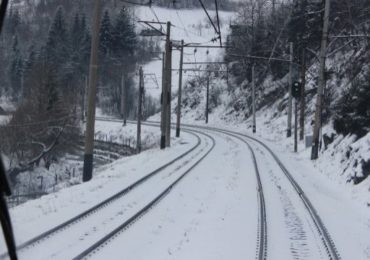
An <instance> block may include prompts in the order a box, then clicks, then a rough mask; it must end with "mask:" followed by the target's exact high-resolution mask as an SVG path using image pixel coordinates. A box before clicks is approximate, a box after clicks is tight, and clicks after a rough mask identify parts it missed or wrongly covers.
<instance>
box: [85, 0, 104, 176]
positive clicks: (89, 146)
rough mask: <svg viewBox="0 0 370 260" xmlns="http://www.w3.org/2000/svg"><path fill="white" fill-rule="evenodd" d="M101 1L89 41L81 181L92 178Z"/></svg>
mask: <svg viewBox="0 0 370 260" xmlns="http://www.w3.org/2000/svg"><path fill="white" fill-rule="evenodd" d="M100 9H101V1H100V0H95V2H94V18H93V26H92V28H93V33H92V41H91V56H90V72H89V100H88V108H87V122H86V136H85V154H84V167H83V175H82V180H83V182H87V181H89V180H91V178H92V171H93V153H94V131H95V102H96V85H97V70H98V47H99V27H100V18H101V10H100Z"/></svg>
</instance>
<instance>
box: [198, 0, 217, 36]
mask: <svg viewBox="0 0 370 260" xmlns="http://www.w3.org/2000/svg"><path fill="white" fill-rule="evenodd" d="M199 3H200V5H201V6H202V8H203V10H204V12H205V13H206V15H207V17H208V19H209V21H210V22H211V25H212V26H213V28H214V29H215V32H216V34H219V32H218V31H217V28H216V25H215V24H214V22H213V20H212V18H211V16H210V15H209V13H208V11H207V9H206V7H205V6H204V4H203V2H202V0H199Z"/></svg>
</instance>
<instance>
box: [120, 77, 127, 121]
mask: <svg viewBox="0 0 370 260" xmlns="http://www.w3.org/2000/svg"><path fill="white" fill-rule="evenodd" d="M121 114H122V119H123V126H126V125H127V113H126V84H125V74H124V72H122V77H121Z"/></svg>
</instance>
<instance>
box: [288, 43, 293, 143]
mask: <svg viewBox="0 0 370 260" xmlns="http://www.w3.org/2000/svg"><path fill="white" fill-rule="evenodd" d="M289 50H290V59H289V60H290V63H289V99H288V129H287V137H291V136H292V110H293V109H292V108H293V104H292V102H293V100H292V99H293V98H292V85H293V43H292V42H290V43H289Z"/></svg>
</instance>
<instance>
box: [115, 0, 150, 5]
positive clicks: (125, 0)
mask: <svg viewBox="0 0 370 260" xmlns="http://www.w3.org/2000/svg"><path fill="white" fill-rule="evenodd" d="M120 1H121V2H123V3H126V4H130V5H140V6H152V0H149V1H148V3H146V4H145V3H137V2H132V1H128V0H120Z"/></svg>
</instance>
